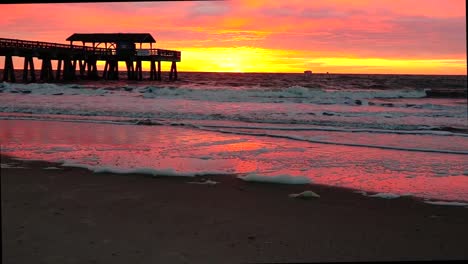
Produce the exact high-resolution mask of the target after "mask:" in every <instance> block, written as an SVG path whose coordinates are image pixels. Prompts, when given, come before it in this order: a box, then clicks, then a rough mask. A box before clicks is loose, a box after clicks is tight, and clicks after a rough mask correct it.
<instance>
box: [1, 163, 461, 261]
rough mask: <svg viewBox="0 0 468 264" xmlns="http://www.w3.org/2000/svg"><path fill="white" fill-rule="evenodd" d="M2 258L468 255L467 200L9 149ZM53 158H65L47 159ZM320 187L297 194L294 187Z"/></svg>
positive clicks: (356, 258) (274, 258)
mask: <svg viewBox="0 0 468 264" xmlns="http://www.w3.org/2000/svg"><path fill="white" fill-rule="evenodd" d="M1 162H2V163H9V164H11V163H14V164H17V165H18V166H22V167H25V168H2V169H1V184H2V186H1V191H2V195H1V196H2V247H3V248H2V249H3V256H2V260H3V263H245V262H250V263H252V262H276V263H278V262H283V263H284V262H328V261H334V262H336V261H354V262H357V261H405V260H461V259H468V250H466V238H467V237H468V228H467V223H468V209H467V208H464V207H451V206H438V205H430V204H425V203H423V202H422V201H421V200H418V199H415V198H411V197H403V198H398V199H393V200H386V199H380V198H371V197H366V196H363V195H361V194H357V193H354V192H353V191H352V190H347V189H340V188H333V187H327V186H319V185H300V186H292V185H280V184H264V183H263V184H262V183H248V182H244V181H242V180H239V179H236V178H233V177H226V176H222V177H214V176H213V177H206V178H207V179H211V180H214V181H218V182H219V183H218V184H216V185H197V184H188V183H187V182H190V181H199V180H200V179H201V178H182V177H158V178H154V177H149V176H144V175H132V174H128V175H117V174H110V173H100V174H95V173H92V172H89V171H87V170H86V169H80V168H70V167H60V166H59V165H58V164H50V163H46V162H37V161H18V160H10V158H9V157H7V156H3V155H2V156H1ZM50 166H55V167H59V168H60V169H50V170H49V169H44V168H45V167H50ZM305 190H312V191H314V192H316V193H318V194H319V195H320V196H321V197H320V198H314V199H310V200H300V199H294V198H290V197H288V195H289V194H291V193H298V192H302V191H305Z"/></svg>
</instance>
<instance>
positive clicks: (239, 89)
mask: <svg viewBox="0 0 468 264" xmlns="http://www.w3.org/2000/svg"><path fill="white" fill-rule="evenodd" d="M20 77H21V75H20V74H18V77H17V78H18V79H19V78H20ZM166 77H167V76H163V79H164V78H166ZM166 79H167V78H166ZM179 79H180V80H178V81H175V82H169V81H164V80H163V81H162V82H158V81H142V82H136V81H127V80H126V76H125V74H124V73H122V72H121V73H120V80H119V81H86V80H80V81H76V82H71V83H30V84H21V83H5V82H4V83H0V143H1V153H2V154H6V155H10V156H14V157H16V158H19V159H33V160H47V161H54V162H61V163H62V164H63V165H64V166H75V167H84V168H88V169H90V170H93V171H95V172H116V173H132V172H137V173H144V174H150V175H154V176H192V177H203V175H218V176H219V177H238V178H239V179H241V180H245V181H257V182H258V181H260V182H274V183H278V184H307V183H316V184H323V185H330V186H337V187H344V188H351V189H354V190H355V191H356V192H361V193H362V194H363V195H374V196H376V197H381V198H397V197H401V196H414V197H418V198H421V199H425V200H427V201H449V202H468V156H467V155H468V122H467V121H468V119H467V118H468V117H467V97H466V91H467V76H430V75H364V74H354V75H352V74H312V76H306V75H304V74H279V73H269V74H267V73H190V72H181V73H179ZM7 167H8V164H2V168H7ZM449 204H450V203H449Z"/></svg>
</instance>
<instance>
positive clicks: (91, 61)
mask: <svg viewBox="0 0 468 264" xmlns="http://www.w3.org/2000/svg"><path fill="white" fill-rule="evenodd" d="M96 63H97V60H96V59H95V58H88V60H87V61H86V65H87V66H88V73H87V77H88V79H92V80H97V79H99V76H98V73H97V65H96Z"/></svg>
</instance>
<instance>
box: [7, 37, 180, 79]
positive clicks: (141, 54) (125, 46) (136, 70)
mask: <svg viewBox="0 0 468 264" xmlns="http://www.w3.org/2000/svg"><path fill="white" fill-rule="evenodd" d="M66 40H67V41H69V42H70V44H61V43H50V42H40V41H29V40H20V39H8V38H0V56H3V57H5V65H4V68H3V81H4V82H16V77H15V67H14V65H13V57H15V56H16V57H23V58H24V66H23V76H22V77H23V78H22V80H23V81H24V82H36V81H38V80H39V81H43V82H54V81H57V82H60V81H73V80H77V79H78V77H79V79H88V80H99V79H104V80H118V79H119V65H118V63H119V62H120V61H122V62H125V65H126V71H127V78H128V80H136V81H141V80H143V69H142V62H144V61H146V62H149V63H150V77H149V80H156V81H161V62H163V61H164V62H171V68H170V71H169V80H171V81H175V80H177V62H180V61H181V52H180V51H175V50H164V49H156V48H153V43H156V40H155V39H154V38H153V37H152V36H151V34H149V33H93V34H79V33H75V34H73V35H71V36H70V37H68V38H67V39H66ZM74 42H75V43H76V42H81V45H75V44H74ZM137 44H139V48H137ZM143 44H146V45H147V44H149V45H150V47H149V48H146V49H144V48H142V45H143ZM33 58H37V59H39V60H41V62H42V63H41V71H40V75H39V78H36V73H35V68H34V61H33ZM52 61H57V67H56V69H55V70H54V69H53V66H52ZM98 61H105V66H104V71H103V74H102V76H99V75H98V70H97V62H98Z"/></svg>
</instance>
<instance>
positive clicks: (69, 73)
mask: <svg viewBox="0 0 468 264" xmlns="http://www.w3.org/2000/svg"><path fill="white" fill-rule="evenodd" d="M74 65H75V66H76V64H74V63H73V62H72V60H71V59H69V58H67V59H64V60H63V80H64V81H72V80H74V77H75V67H73V66H74Z"/></svg>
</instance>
